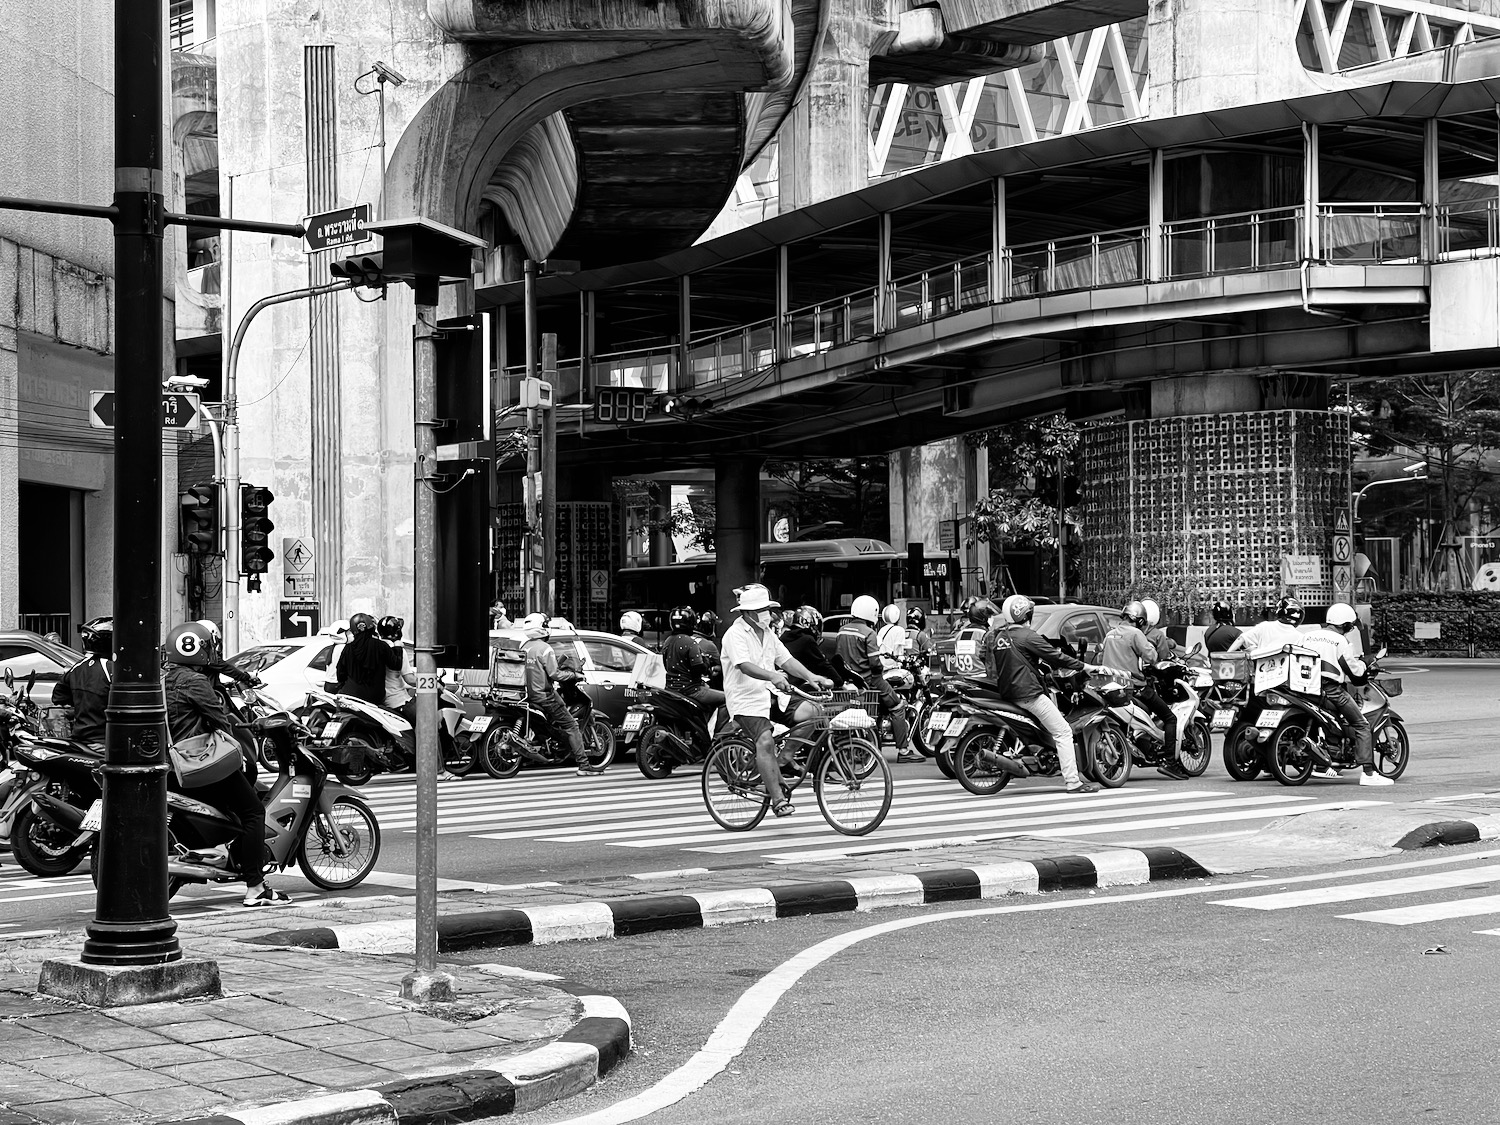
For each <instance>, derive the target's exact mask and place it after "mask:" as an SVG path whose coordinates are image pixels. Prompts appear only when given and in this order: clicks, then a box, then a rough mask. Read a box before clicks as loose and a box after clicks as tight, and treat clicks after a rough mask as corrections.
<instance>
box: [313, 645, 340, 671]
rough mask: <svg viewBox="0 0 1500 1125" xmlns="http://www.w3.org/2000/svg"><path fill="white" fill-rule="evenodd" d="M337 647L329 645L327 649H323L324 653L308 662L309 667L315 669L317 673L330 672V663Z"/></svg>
mask: <svg viewBox="0 0 1500 1125" xmlns="http://www.w3.org/2000/svg"><path fill="white" fill-rule="evenodd" d="M336 647H337V646H336V645H329V646H328V647H326V648H325V649H323V651H322V652H320V653H318V655H317V656H315V657H313V658H312V659H311V660H309V661H308V662H307V666H308V667H309V668H311V669H313V670H314V671H317V672H325V671H327V670H328V662H329V660H330V659H331V658H332V656H333V650H334V648H336Z"/></svg>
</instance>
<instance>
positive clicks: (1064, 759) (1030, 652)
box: [983, 594, 1105, 793]
mask: <svg viewBox="0 0 1500 1125" xmlns="http://www.w3.org/2000/svg"><path fill="white" fill-rule="evenodd" d="M1035 610H1036V603H1035V602H1033V601H1032V600H1031V599H1030V598H1028V597H1027V596H1026V595H1025V594H1012V595H1011V596H1010V597H1008V598H1006V599H1005V602H1004V604H1002V605H1001V607H1000V613H999V618H1000V620H999V622H998V623H997V624H996V625H995V627H994V628H993V629H991V630H990V631H989V632H988V633H986V634H985V637H984V642H983V652H984V658H985V665H986V666H987V667H989V668H990V669H992V670H993V674H994V682H995V690H996V691H997V692H999V694H1000V695H1001V696H1002V697H1003V698H1004V699H1006V700H1008V701H1009V702H1011V703H1014V704H1015V705H1016V706H1017V707H1019V708H1021V709H1022V710H1023V711H1026V712H1028V713H1029V714H1030V715H1032V716H1033V717H1034V718H1035V719H1036V721H1037V722H1038V723H1040V724H1041V725H1042V728H1043V729H1044V730H1046V732H1047V733H1048V734H1049V735H1051V736H1052V743H1053V745H1054V746H1056V747H1057V762H1058V765H1059V766H1061V767H1062V776H1063V788H1064V791H1065V792H1068V793H1097V792H1099V787H1098V786H1097V785H1094V784H1093V783H1091V782H1088V781H1085V780H1084V779H1083V777H1082V776H1080V774H1079V773H1078V756H1077V754H1076V753H1075V752H1074V749H1073V728H1072V727H1070V726H1068V720H1067V719H1065V718H1063V715H1062V712H1061V711H1059V710H1058V709H1057V704H1056V703H1054V702H1053V701H1052V697H1051V696H1050V695H1048V694H1047V691H1046V688H1045V687H1044V686H1043V684H1042V680H1041V677H1040V676H1039V675H1038V664H1046V665H1047V666H1048V667H1050V668H1065V669H1067V670H1069V671H1081V670H1083V669H1085V668H1088V669H1090V670H1092V671H1097V672H1104V671H1105V669H1103V668H1098V667H1096V666H1095V665H1091V664H1084V662H1083V661H1081V660H1079V659H1077V658H1076V657H1073V656H1069V655H1068V654H1067V653H1065V652H1063V651H1062V650H1061V649H1059V648H1058V647H1057V646H1056V645H1054V644H1053V643H1052V642H1051V641H1049V640H1047V639H1046V638H1044V637H1043V636H1041V634H1039V633H1038V632H1037V631H1036V630H1035V629H1033V628H1032V627H1031V617H1032V614H1033V612H1034V611H1035Z"/></svg>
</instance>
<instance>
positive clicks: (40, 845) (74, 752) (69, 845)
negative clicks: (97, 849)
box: [10, 738, 104, 879]
mask: <svg viewBox="0 0 1500 1125" xmlns="http://www.w3.org/2000/svg"><path fill="white" fill-rule="evenodd" d="M14 753H15V761H16V762H17V763H18V764H19V765H20V766H22V767H24V768H25V769H26V770H27V771H29V773H30V774H32V775H34V776H35V777H36V778H38V779H39V782H40V784H37V785H35V786H32V787H30V788H29V792H28V794H27V796H28V798H29V800H28V801H27V803H26V804H24V805H22V806H21V807H19V808H18V809H17V810H16V813H15V821H14V823H13V824H12V825H11V832H10V849H11V853H12V854H13V855H14V856H15V857H16V862H17V863H19V864H20V865H21V866H22V867H24V868H25V869H26V870H27V871H29V872H31V873H32V874H33V875H35V876H37V877H38V878H40V879H51V878H55V877H57V876H59V875H66V874H67V873H68V872H69V871H72V870H73V868H75V867H77V866H78V864H79V863H80V862H81V861H82V860H83V858H84V857H85V856H87V855H88V854H89V849H90V848H91V847H92V846H93V835H92V834H91V833H88V832H82V831H80V829H79V827H78V825H79V821H80V818H81V814H80V816H79V817H75V816H74V815H73V810H75V808H76V807H80V806H81V807H84V808H86V807H88V806H89V804H90V803H91V802H97V801H99V800H101V798H102V797H103V791H102V789H101V787H100V782H99V770H100V768H101V767H102V766H103V765H104V755H103V754H102V753H100V752H99V751H97V750H95V749H94V748H93V747H91V746H89V745H87V744H86V743H82V742H72V741H70V740H68V739H63V738H38V739H34V740H30V741H24V742H21V743H20V744H18V745H17V746H16V748H15V751H14Z"/></svg>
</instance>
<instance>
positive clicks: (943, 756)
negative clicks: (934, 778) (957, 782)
mask: <svg viewBox="0 0 1500 1125" xmlns="http://www.w3.org/2000/svg"><path fill="white" fill-rule="evenodd" d="M933 757H934V758H935V759H937V767H938V773H940V774H942V775H943V776H944V777H946V778H948V779H949V780H952V779H953V778H955V777H957V776H958V771H957V770H955V769H954V768H953V751H952V750H939V751H938V752H937V753H936V754H934V755H933Z"/></svg>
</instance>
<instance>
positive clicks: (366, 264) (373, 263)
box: [328, 252, 390, 289]
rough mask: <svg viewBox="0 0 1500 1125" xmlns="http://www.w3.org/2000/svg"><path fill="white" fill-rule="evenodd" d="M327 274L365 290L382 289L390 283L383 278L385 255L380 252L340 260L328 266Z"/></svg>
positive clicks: (388, 279) (387, 279) (386, 278)
mask: <svg viewBox="0 0 1500 1125" xmlns="http://www.w3.org/2000/svg"><path fill="white" fill-rule="evenodd" d="M328 272H329V273H331V274H333V276H334V277H341V278H347V279H348V280H350V281H352V282H354V284H355V285H356V286H360V287H363V288H366V289H384V288H385V287H386V285H388V284H389V283H390V278H388V277H386V276H385V254H384V253H382V252H376V253H374V254H355V255H354V256H353V257H350V258H340V259H339V260H338V261H336V262H332V263H330V264H329V266H328Z"/></svg>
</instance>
